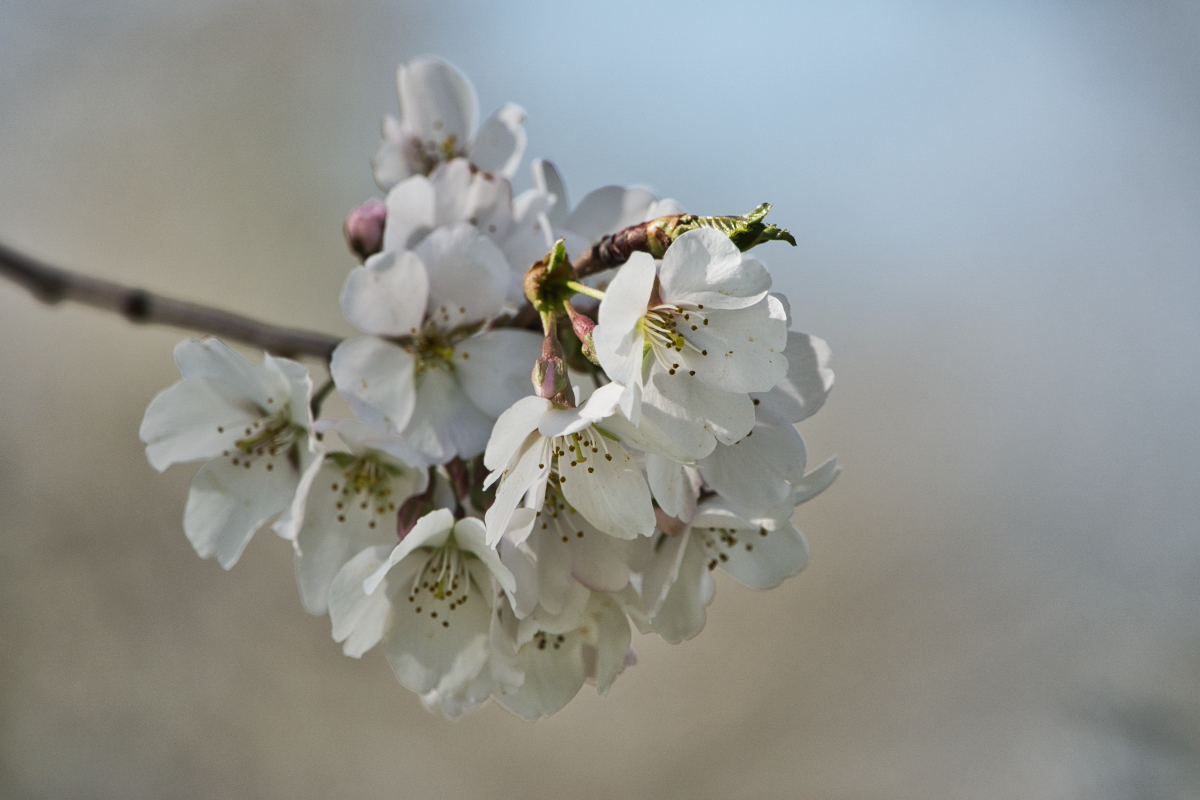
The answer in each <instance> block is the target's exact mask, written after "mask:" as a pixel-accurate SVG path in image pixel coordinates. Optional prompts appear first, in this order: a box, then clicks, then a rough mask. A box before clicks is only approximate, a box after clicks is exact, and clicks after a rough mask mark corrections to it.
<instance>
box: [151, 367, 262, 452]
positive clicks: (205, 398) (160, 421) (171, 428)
mask: <svg viewBox="0 0 1200 800" xmlns="http://www.w3.org/2000/svg"><path fill="white" fill-rule="evenodd" d="M262 417H263V413H262V412H261V411H260V410H259V409H258V408H257V407H256V406H255V405H254V403H253V402H252V401H251V400H250V399H249V398H247V397H246V396H244V395H242V394H241V393H240V392H238V391H237V390H235V389H234V388H233V387H231V386H230V385H228V384H226V383H223V382H221V381H219V380H214V379H212V378H207V377H195V378H188V379H186V380H182V381H180V382H179V383H177V384H175V385H174V386H172V387H170V388H168V389H164V390H163V391H162V392H159V394H158V396H157V397H155V398H154V399H153V400H152V401H150V406H149V407H148V408H147V409H146V415H145V417H143V418H142V427H141V430H140V431H139V435H140V436H141V438H142V441H143V442H144V443H145V444H146V457H147V458H148V459H149V460H150V465H151V466H152V467H154V468H155V469H156V470H158V471H159V472H162V471H163V470H165V469H166V468H167V467H169V466H171V465H172V464H182V463H186V462H188V461H199V460H201V459H209V458H215V457H216V456H218V455H220V454H221V452H222V451H224V450H229V449H231V448H233V447H235V444H234V442H236V441H237V439H239V438H240V436H241V432H242V431H243V430H244V429H245V428H246V426H248V425H251V424H252V423H254V422H255V421H257V420H259V419H262Z"/></svg>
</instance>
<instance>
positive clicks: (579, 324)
mask: <svg viewBox="0 0 1200 800" xmlns="http://www.w3.org/2000/svg"><path fill="white" fill-rule="evenodd" d="M566 306H567V315H568V316H569V317H570V318H571V328H572V329H574V331H575V336H577V337H578V338H579V344H580V345H581V346H582V348H581V349H582V350H583V354H584V355H585V356H587V359H588V361H591V362H592V363H593V364H599V363H600V359H599V357H597V355H596V346H595V345H594V344H592V330H593V329H594V328H595V327H596V323H595V321H594V320H593V319H592V318H591V317H589V316H588V315H587V314H581V313H579V312H578V311H576V310H575V308H574V306H572V305H571V304H570V303H567V304H566Z"/></svg>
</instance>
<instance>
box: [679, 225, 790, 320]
mask: <svg viewBox="0 0 1200 800" xmlns="http://www.w3.org/2000/svg"><path fill="white" fill-rule="evenodd" d="M660 279H661V280H662V296H663V300H664V301H665V302H667V303H673V304H676V305H679V306H681V307H685V308H695V307H697V306H700V307H703V308H704V310H706V311H707V310H709V309H732V308H746V307H747V306H752V305H754V304H755V303H757V302H759V301H760V300H762V299H763V297H765V296H766V294H767V291H768V290H769V289H770V288H771V274H770V273H769V272H767V268H766V267H764V266H763V265H762V264H760V263H759V262H758V261H757V260H756V259H753V258H749V257H745V256H743V255H742V254H741V252H739V251H738V249H737V246H736V245H734V243H733V242H731V241H729V237H728V236H726V235H725V234H723V233H721V232H720V231H716V230H713V229H712V228H700V229H699V230H694V231H688V232H687V233H685V234H683V235H682V236H680V237H679V238H678V239H676V240H675V241H674V242H672V243H671V247H670V249H668V250H667V254H666V255H665V256H663V263H662V271H661V274H660Z"/></svg>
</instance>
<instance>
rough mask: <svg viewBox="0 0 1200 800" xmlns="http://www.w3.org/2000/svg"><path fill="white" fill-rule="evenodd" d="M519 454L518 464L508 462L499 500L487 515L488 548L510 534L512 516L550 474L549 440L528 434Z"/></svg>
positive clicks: (499, 489)
mask: <svg viewBox="0 0 1200 800" xmlns="http://www.w3.org/2000/svg"><path fill="white" fill-rule="evenodd" d="M519 452H520V456H519V457H518V458H517V459H516V461H515V463H512V462H509V465H507V466H505V467H504V474H503V476H502V477H501V478H500V486H499V488H497V489H496V497H495V499H494V500H493V501H492V505H491V507H490V508H488V510H487V513H486V514H485V515H484V519H485V520H486V523H487V543H488V545H489V546H492V545H495V543H496V542H498V541H500V537H502V536H503V535H504V533H505V532H506V531H507V530H508V528H509V522H510V521H511V519H512V515H513V512H514V511H515V509H516V507H517V503H519V502H521V498H523V497H525V495H526V493H528V492H529V490H530V489H531V488H534V487H535V485H536V484H538V483H541V484H545V482H546V478H547V477H548V476H549V474H550V440H549V439H545V438H543V437H542V436H540V435H538V434H537V433H531V434H528V436H527V438H526V441H525V444H524V445H523V449H522V450H520V451H519ZM497 469H499V468H497ZM495 474H497V473H496V472H493V475H495ZM490 477H491V476H489V478H490Z"/></svg>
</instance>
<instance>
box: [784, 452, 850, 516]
mask: <svg viewBox="0 0 1200 800" xmlns="http://www.w3.org/2000/svg"><path fill="white" fill-rule="evenodd" d="M841 474H842V468H841V467H839V466H838V464H837V459H836V458H831V459H829V460H828V461H826V462H825V463H824V464H822V465H821V466H819V467H817V468H816V469H814V470H813V471H812V472H810V473H808V474H807V475H805V476H804V480H802V481H800V482H799V483H797V484H796V485H795V486H793V487H792V488H793V489H794V490H795V491H794V492H793V494H792V505H794V506H798V505H800V504H801V503H807V502H808V501H809V500H812V499H813V498H814V497H816V496H817V495H819V494H820V493H821V492H823V491H825V490H826V489H828V488H829V487H830V486H832V485H833V482H834V481H835V480H837V476H838V475H841Z"/></svg>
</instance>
